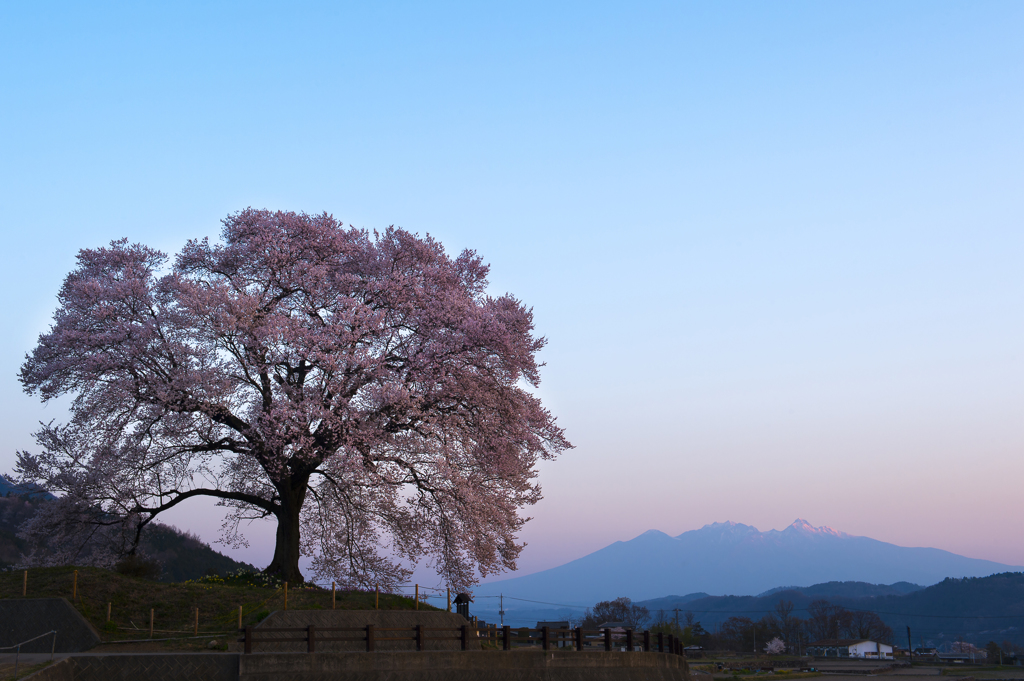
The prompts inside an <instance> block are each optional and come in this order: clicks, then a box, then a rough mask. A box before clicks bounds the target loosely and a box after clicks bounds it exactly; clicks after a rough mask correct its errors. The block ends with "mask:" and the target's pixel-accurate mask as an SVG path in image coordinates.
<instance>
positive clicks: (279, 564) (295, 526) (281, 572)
mask: <svg viewBox="0 0 1024 681" xmlns="http://www.w3.org/2000/svg"><path fill="white" fill-rule="evenodd" d="M308 482H309V475H308V474H307V475H292V476H289V477H287V478H285V479H284V480H282V481H281V482H280V483H279V484H278V485H277V491H278V494H279V495H280V497H281V506H280V507H279V510H278V511H277V513H276V515H277V545H276V546H275V547H274V560H272V561H270V565H268V566H267V569H266V570H264V572H266V573H268V574H271V575H274V576H276V577H278V578H280V579H281V580H283V581H285V582H290V583H292V584H301V583H302V582H304V581H305V579H304V578H303V576H302V573H301V572H299V511H300V510H302V503H303V501H305V499H306V485H307V483H308Z"/></svg>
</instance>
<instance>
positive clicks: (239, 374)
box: [17, 209, 571, 588]
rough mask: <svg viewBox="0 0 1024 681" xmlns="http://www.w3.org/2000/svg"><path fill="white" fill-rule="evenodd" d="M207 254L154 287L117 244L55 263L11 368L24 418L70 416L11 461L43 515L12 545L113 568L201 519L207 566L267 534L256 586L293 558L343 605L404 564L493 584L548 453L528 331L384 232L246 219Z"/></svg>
mask: <svg viewBox="0 0 1024 681" xmlns="http://www.w3.org/2000/svg"><path fill="white" fill-rule="evenodd" d="M222 236H223V243H222V244H219V245H212V246H211V245H210V244H209V243H208V242H207V241H206V240H203V241H190V242H188V244H187V245H186V246H185V247H184V249H182V251H181V252H180V253H179V254H178V256H177V258H176V259H175V261H174V263H173V266H172V267H170V268H167V267H166V265H167V257H166V256H165V255H164V254H163V253H160V252H159V251H156V250H154V249H152V248H149V247H147V246H143V245H138V244H135V245H130V244H128V242H127V240H121V241H115V242H113V243H112V244H111V245H110V247H109V248H99V249H95V250H83V251H81V252H80V253H79V255H78V267H77V268H76V269H75V270H74V271H73V272H72V273H71V274H69V275H68V277H67V279H66V280H65V282H64V286H63V288H62V289H61V292H60V296H59V308H58V310H57V312H56V313H55V315H54V324H53V326H52V327H51V328H50V330H49V331H47V332H46V333H44V334H42V335H41V336H40V337H39V344H38V346H37V347H36V348H35V350H33V352H32V353H31V354H30V355H29V356H28V357H27V358H26V360H25V363H24V365H23V366H22V368H21V375H20V378H21V383H22V385H23V386H24V389H25V390H26V391H27V392H29V393H38V394H39V395H40V396H41V397H42V399H43V400H44V401H49V400H51V399H54V398H57V397H60V396H62V395H66V394H69V395H73V396H74V400H73V402H72V403H71V420H70V422H69V423H68V424H67V425H63V426H60V425H54V424H52V423H51V424H48V425H44V426H43V428H42V430H40V431H39V433H38V434H37V440H38V442H39V445H40V447H41V450H42V451H41V452H39V453H29V452H20V453H19V455H18V464H17V465H18V470H19V472H20V474H21V476H22V479H23V480H26V481H31V482H36V483H39V484H41V485H42V486H44V487H45V488H46V489H49V490H50V491H53V492H55V493H57V494H59V495H60V496H61V499H59V500H58V501H56V502H53V505H52V509H51V511H50V512H49V513H48V514H46V515H45V516H40V518H39V520H38V522H36V521H32V522H34V525H32V523H30V525H32V526H31V527H29V528H27V532H28V533H29V534H34V536H36V537H38V538H43V537H47V536H50V535H51V534H52V533H54V532H55V531H64V534H65V535H68V536H65V537H64V538H63V539H64V540H66V541H65V542H64V543H65V544H67V546H65V547H64V548H65V549H67V550H71V548H73V547H74V539H75V537H76V536H84V534H83V533H86V532H92V531H94V530H103V531H105V532H107V533H108V534H109V535H110V539H111V541H112V542H114V543H115V544H117V547H118V549H117V553H122V554H132V553H133V552H134V550H135V547H136V546H137V545H138V541H139V538H140V535H141V533H142V531H143V529H144V528H145V527H146V525H147V524H148V523H150V522H151V521H152V520H153V519H154V518H155V517H156V516H157V515H158V514H160V513H163V512H164V511H166V510H168V509H171V508H173V507H175V506H177V505H178V504H180V503H182V502H185V501H187V500H188V499H191V498H194V497H199V496H205V497H212V498H214V499H217V500H218V502H219V503H220V504H221V505H224V506H227V507H228V509H229V521H228V524H227V525H226V527H225V539H226V541H228V542H230V543H244V538H243V537H242V536H241V534H240V532H239V523H240V522H243V521H249V520H253V519H260V518H266V517H273V518H275V519H276V520H277V543H276V547H275V550H274V557H273V560H272V561H271V563H270V565H269V567H268V568H267V572H270V573H273V574H276V575H277V576H279V577H280V578H282V579H285V580H290V581H293V582H300V581H302V580H303V577H302V575H301V573H300V572H299V564H298V563H299V556H300V555H306V556H310V557H312V558H313V562H312V566H313V568H312V569H313V573H314V574H315V575H316V576H318V577H320V578H322V579H334V580H337V581H339V582H341V583H342V584H347V585H364V586H365V585H372V584H374V583H380V584H382V585H394V584H396V583H397V582H400V581H402V580H403V579H404V578H405V577H406V576H407V575H408V570H407V569H406V568H404V567H403V565H402V563H401V559H408V560H413V561H414V560H418V559H419V558H421V557H424V556H425V557H427V558H428V559H430V560H432V561H433V563H434V564H435V566H436V568H437V569H438V571H439V572H440V573H441V574H442V575H443V577H444V579H445V581H446V582H447V583H448V584H450V585H452V586H454V587H457V588H462V587H465V586H467V585H468V584H471V583H473V582H474V581H475V580H476V576H477V575H484V576H486V575H488V574H490V573H493V572H496V571H500V570H503V569H514V568H515V564H516V558H517V556H518V554H519V552H520V550H521V549H522V545H521V544H519V543H517V542H516V534H517V532H518V530H519V529H520V528H521V527H522V526H523V523H524V522H526V519H525V517H524V516H523V515H522V514H521V513H520V510H521V509H522V508H523V507H525V506H528V505H530V504H533V503H536V502H537V501H538V500H539V499H540V498H541V497H540V489H539V487H538V486H537V485H536V483H535V482H534V478H535V477H536V468H535V465H536V463H537V461H538V460H539V459H543V458H553V457H554V456H556V455H557V454H558V453H559V452H561V451H562V450H564V449H566V448H567V447H570V446H571V445H570V444H569V442H568V441H567V440H566V439H565V437H564V435H563V433H562V430H561V429H560V428H558V427H557V426H556V425H555V420H554V418H553V417H552V416H551V414H550V413H549V412H548V411H547V410H545V409H544V408H543V407H542V405H541V402H540V400H539V399H538V398H537V397H536V396H535V395H534V394H533V393H532V392H531V389H532V388H534V387H536V386H537V385H538V382H539V380H540V377H539V374H538V364H537V362H536V359H535V355H536V353H537V352H538V351H539V350H540V349H541V348H542V347H543V346H544V344H545V341H544V339H543V338H538V337H535V336H534V335H533V318H532V313H531V311H530V310H529V309H528V308H526V307H525V306H524V305H523V304H522V303H520V302H519V301H518V300H516V299H515V298H514V297H512V296H511V295H503V296H500V297H492V296H490V295H488V294H487V293H486V286H487V272H488V268H487V266H486V265H484V264H483V262H482V261H481V259H480V258H479V257H478V256H477V255H476V254H475V253H473V252H472V251H465V252H463V253H462V254H461V255H460V256H459V257H457V258H455V259H452V258H449V257H448V256H447V255H446V254H445V252H444V249H443V248H442V246H441V244H440V243H438V242H437V241H435V240H433V239H431V238H429V237H427V238H419V237H417V236H416V235H413V234H410V233H409V232H406V231H403V230H401V229H394V228H389V229H388V230H386V231H385V232H384V233H383V234H379V235H378V234H377V233H374V234H373V235H370V234H369V233H367V232H366V231H363V230H357V229H352V228H348V229H346V228H345V227H344V225H343V224H342V223H340V222H338V221H337V220H335V219H334V218H333V217H331V216H329V215H326V214H324V215H316V216H311V215H305V214H296V213H283V212H277V213H273V212H269V211H258V210H251V209H250V210H245V211H242V212H241V213H238V214H236V215H232V216H229V217H228V218H227V219H226V220H225V221H224V230H223V233H222ZM72 521H74V523H75V524H76V525H77V526H78V528H79V529H74V530H72V529H69V528H71V527H72V525H71V524H70V523H71V522H72ZM83 527H84V528H85V529H82V528H83ZM111 528H114V529H111ZM68 547H71V548H68Z"/></svg>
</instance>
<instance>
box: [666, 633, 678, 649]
mask: <svg viewBox="0 0 1024 681" xmlns="http://www.w3.org/2000/svg"><path fill="white" fill-rule="evenodd" d="M665 644H666V646H667V647H668V650H666V651H665V652H666V653H675V652H676V637H675V634H669V635H668V640H667V641H666V642H665Z"/></svg>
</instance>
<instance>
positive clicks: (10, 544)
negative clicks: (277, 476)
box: [0, 477, 252, 582]
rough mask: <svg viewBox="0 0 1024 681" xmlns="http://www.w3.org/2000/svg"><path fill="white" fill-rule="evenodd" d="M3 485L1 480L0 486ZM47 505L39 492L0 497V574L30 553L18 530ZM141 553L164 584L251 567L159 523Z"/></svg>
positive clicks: (147, 534) (145, 536)
mask: <svg viewBox="0 0 1024 681" xmlns="http://www.w3.org/2000/svg"><path fill="white" fill-rule="evenodd" d="M3 482H5V481H3V478H2V477H0V483H3ZM47 501H48V499H47V498H46V497H45V496H43V493H38V492H33V493H32V494H30V495H23V494H20V493H17V494H11V493H8V495H7V496H2V497H0V570H4V569H9V568H10V567H11V566H13V565H16V564H18V563H19V562H20V560H21V556H22V555H23V554H25V553H27V552H28V551H29V549H30V547H29V546H28V545H27V544H26V543H25V542H24V541H23V540H22V539H20V538H18V536H17V532H18V527H19V525H21V523H23V522H24V521H25V520H27V519H28V518H30V517H31V516H32V515H33V514H34V513H35V512H36V509H37V508H38V507H39V505H40V504H45V503H47ZM141 549H142V551H143V552H144V553H145V554H146V555H147V556H149V557H151V558H153V559H155V560H156V561H157V562H158V563H159V564H160V568H161V576H160V578H161V579H162V580H163V581H167V582H183V581H185V580H188V579H196V578H199V577H202V576H203V575H206V574H226V573H227V572H229V571H233V570H238V569H242V568H251V567H252V566H251V565H248V564H246V563H240V562H238V561H236V560H234V559H232V558H229V557H228V556H225V555H224V554H222V553H220V552H218V551H215V550H214V549H212V548H211V547H210V545H209V544H207V543H205V542H203V541H202V540H201V539H199V537H196V536H195V535H192V534H189V533H188V532H182V531H180V530H178V529H177V528H174V527H169V526H167V525H161V524H159V523H154V524H152V525H151V526H150V527H149V528H148V529H147V531H146V534H145V535H144V536H143V540H142V544H141Z"/></svg>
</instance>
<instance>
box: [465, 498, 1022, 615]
mask: <svg viewBox="0 0 1024 681" xmlns="http://www.w3.org/2000/svg"><path fill="white" fill-rule="evenodd" d="M1020 569H1024V568H1020V567H1019V566H1012V565H1005V564H1002V563H996V562H994V561H986V560H981V559H976V558H968V557H965V556H960V555H957V554H955V553H951V552H949V551H943V550H941V549H935V548H927V547H902V546H897V545H896V544H890V543H888V542H882V541H879V540H876V539H871V538H870V537H860V536H856V535H851V534H847V533H846V532H841V531H839V530H836V529H834V528H831V527H828V526H820V527H815V526H814V525H812V524H811V523H809V522H808V521H806V520H804V519H802V518H798V519H797V520H795V521H794V522H793V523H792V524H791V525H789V526H788V527H786V528H784V529H782V530H769V531H767V532H761V531H760V530H758V529H757V528H756V527H753V526H751V525H744V524H742V523H736V522H732V521H726V522H716V523H709V524H707V525H704V526H703V527H701V528H699V529H696V530H689V531H687V532H683V533H682V534H679V535H677V536H675V537H672V536H670V535H668V534H666V533H664V532H661V531H658V530H648V531H646V532H643V533H641V534H639V535H637V536H636V537H634V538H633V539H629V540H626V541H621V540H620V541H616V542H613V543H611V544H609V545H608V546H605V547H604V548H601V549H598V550H597V551H594V552H592V553H590V554H587V555H585V556H582V557H580V558H577V559H574V560H572V561H569V562H567V563H565V564H563V565H560V566H557V567H554V568H550V569H548V570H543V571H540V572H536V573H533V574H530V575H523V576H519V577H511V578H508V579H503V580H496V581H492V582H487V583H485V584H482V585H480V586H479V587H477V589H475V590H474V592H475V593H479V594H481V595H482V596H492V595H494V596H496V595H498V594H500V593H504V594H506V595H510V594H511V595H515V596H518V597H521V598H529V599H535V600H543V601H550V602H558V603H564V604H567V605H593V604H594V603H595V602H597V601H599V600H607V599H611V598H616V597H618V596H629V597H630V598H632V599H633V600H635V601H640V600H645V599H651V598H660V597H663V595H664V594H666V593H669V594H671V593H677V594H678V593H696V592H704V593H709V594H723V595H724V594H734V595H752V594H759V593H761V592H763V591H765V590H768V589H779V588H781V587H778V585H779V584H800V583H803V584H821V583H827V582H844V581H855V582H867V583H872V584H895V583H898V582H908V583H911V584H914V585H917V584H924V585H928V584H934V583H936V582H939V581H941V580H942V579H945V578H946V577H950V576H953V577H981V576H987V575H991V574H996V573H1000V572H1008V571H1016V570H1020Z"/></svg>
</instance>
